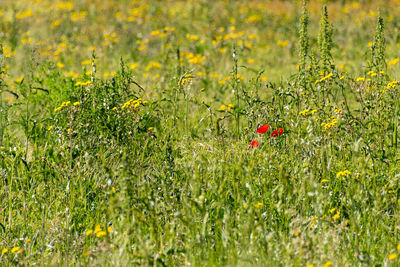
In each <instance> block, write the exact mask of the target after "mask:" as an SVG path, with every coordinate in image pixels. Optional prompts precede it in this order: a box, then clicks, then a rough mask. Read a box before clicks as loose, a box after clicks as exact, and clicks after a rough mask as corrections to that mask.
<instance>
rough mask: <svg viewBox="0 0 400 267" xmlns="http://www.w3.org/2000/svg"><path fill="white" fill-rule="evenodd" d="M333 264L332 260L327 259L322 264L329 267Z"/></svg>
mask: <svg viewBox="0 0 400 267" xmlns="http://www.w3.org/2000/svg"><path fill="white" fill-rule="evenodd" d="M332 265H333V262H331V261H327V262H325V264H324V265H323V266H324V267H330V266H332Z"/></svg>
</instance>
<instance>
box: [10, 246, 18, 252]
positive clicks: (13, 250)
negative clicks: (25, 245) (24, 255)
mask: <svg viewBox="0 0 400 267" xmlns="http://www.w3.org/2000/svg"><path fill="white" fill-rule="evenodd" d="M18 251H19V247H13V248H12V249H11V253H17V252H18Z"/></svg>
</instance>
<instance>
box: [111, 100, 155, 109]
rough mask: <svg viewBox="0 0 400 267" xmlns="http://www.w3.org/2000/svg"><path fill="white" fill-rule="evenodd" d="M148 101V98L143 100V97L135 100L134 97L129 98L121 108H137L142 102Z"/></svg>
mask: <svg viewBox="0 0 400 267" xmlns="http://www.w3.org/2000/svg"><path fill="white" fill-rule="evenodd" d="M147 102H148V101H146V100H143V99H141V98H138V99H136V100H133V99H129V100H128V101H127V102H125V103H124V104H123V105H122V107H121V109H127V108H128V109H130V110H132V109H136V108H137V107H138V106H139V105H140V104H143V105H144V104H146V103H147ZM113 110H116V108H113Z"/></svg>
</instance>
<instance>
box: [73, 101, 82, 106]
mask: <svg viewBox="0 0 400 267" xmlns="http://www.w3.org/2000/svg"><path fill="white" fill-rule="evenodd" d="M80 104H81V103H80V102H74V103H73V105H74V106H75V107H76V106H79V105H80Z"/></svg>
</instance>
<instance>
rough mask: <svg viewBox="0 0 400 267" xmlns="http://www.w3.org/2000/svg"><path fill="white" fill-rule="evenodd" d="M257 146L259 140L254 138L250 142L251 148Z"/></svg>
mask: <svg viewBox="0 0 400 267" xmlns="http://www.w3.org/2000/svg"><path fill="white" fill-rule="evenodd" d="M253 147H254V148H256V147H258V141H257V140H253V141H252V142H251V143H250V144H249V148H253Z"/></svg>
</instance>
